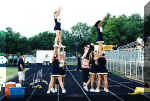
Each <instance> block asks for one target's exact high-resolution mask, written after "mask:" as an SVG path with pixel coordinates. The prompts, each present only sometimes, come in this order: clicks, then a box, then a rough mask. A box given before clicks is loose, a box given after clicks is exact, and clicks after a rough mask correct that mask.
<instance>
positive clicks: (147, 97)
mask: <svg viewBox="0 0 150 101" xmlns="http://www.w3.org/2000/svg"><path fill="white" fill-rule="evenodd" d="M109 80H110V81H112V82H115V83H118V84H119V85H121V86H123V87H125V88H128V89H130V90H132V91H134V89H133V88H131V87H128V86H126V85H124V84H121V83H119V82H118V81H116V80H112V79H109ZM143 96H144V97H146V98H148V99H150V97H149V96H147V95H143Z"/></svg>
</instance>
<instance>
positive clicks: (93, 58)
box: [89, 51, 101, 92]
mask: <svg viewBox="0 0 150 101" xmlns="http://www.w3.org/2000/svg"><path fill="white" fill-rule="evenodd" d="M98 58H99V56H98V54H97V52H95V51H93V52H92V53H91V54H90V66H91V68H90V72H89V74H90V80H91V89H90V92H100V90H99V83H100V79H101V78H100V76H99V75H97V73H98ZM96 77H97V88H96V90H95V89H94V80H95V78H96Z"/></svg>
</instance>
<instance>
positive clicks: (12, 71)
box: [6, 67, 29, 81]
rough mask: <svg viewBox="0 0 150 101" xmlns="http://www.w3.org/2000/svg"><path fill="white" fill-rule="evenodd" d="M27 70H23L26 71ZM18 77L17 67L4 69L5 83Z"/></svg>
mask: <svg viewBox="0 0 150 101" xmlns="http://www.w3.org/2000/svg"><path fill="white" fill-rule="evenodd" d="M28 69H29V68H25V71H27V70H28ZM17 75H18V68H17V67H7V68H6V81H8V80H10V79H12V78H14V77H16V76H17Z"/></svg>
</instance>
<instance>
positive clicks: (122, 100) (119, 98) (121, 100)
mask: <svg viewBox="0 0 150 101" xmlns="http://www.w3.org/2000/svg"><path fill="white" fill-rule="evenodd" d="M109 93H110V94H111V95H113V96H115V97H116V98H117V99H118V100H120V101H125V100H124V99H122V98H121V97H119V96H118V95H117V94H115V93H113V92H111V91H109Z"/></svg>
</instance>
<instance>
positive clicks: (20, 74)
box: [18, 53, 25, 85]
mask: <svg viewBox="0 0 150 101" xmlns="http://www.w3.org/2000/svg"><path fill="white" fill-rule="evenodd" d="M24 61H25V58H24V53H21V56H20V58H19V61H18V79H19V83H20V84H21V85H22V84H23V81H25V71H24Z"/></svg>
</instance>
